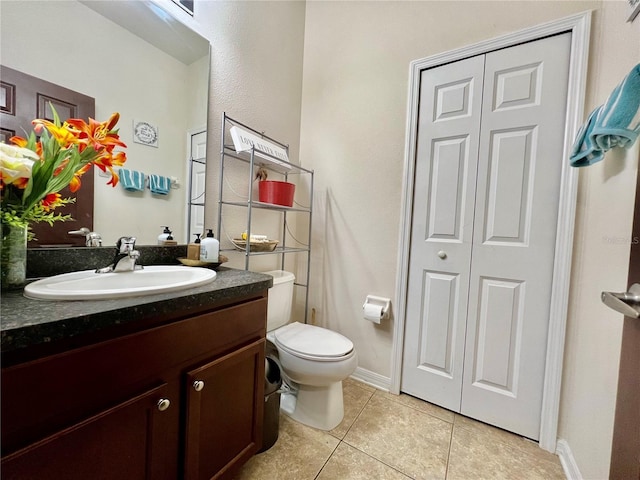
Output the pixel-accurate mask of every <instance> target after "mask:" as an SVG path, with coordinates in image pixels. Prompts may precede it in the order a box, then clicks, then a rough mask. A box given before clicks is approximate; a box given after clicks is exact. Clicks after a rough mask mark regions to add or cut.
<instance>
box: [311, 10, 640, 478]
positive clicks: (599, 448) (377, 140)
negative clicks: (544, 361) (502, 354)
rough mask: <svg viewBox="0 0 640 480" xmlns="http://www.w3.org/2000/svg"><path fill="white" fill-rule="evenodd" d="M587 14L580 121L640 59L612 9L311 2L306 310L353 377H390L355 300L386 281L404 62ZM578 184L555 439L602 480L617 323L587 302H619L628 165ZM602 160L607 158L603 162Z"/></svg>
mask: <svg viewBox="0 0 640 480" xmlns="http://www.w3.org/2000/svg"><path fill="white" fill-rule="evenodd" d="M589 9H593V10H594V11H595V12H594V23H593V30H592V40H591V49H592V51H591V54H590V65H589V77H588V96H587V101H586V109H587V113H588V111H590V109H591V108H593V107H595V106H597V105H598V104H600V103H602V102H603V101H604V99H605V98H606V95H607V94H608V93H609V92H610V91H611V89H612V88H613V87H614V86H615V84H616V83H617V82H619V81H620V80H621V79H622V77H623V75H625V74H626V73H627V72H628V71H629V70H630V68H631V67H632V66H633V65H634V64H635V63H637V62H638V61H639V60H640V55H639V48H640V20H637V21H636V22H635V23H634V24H633V25H629V24H626V23H625V20H626V5H625V2H624V1H606V2H601V1H562V2H540V1H536V2H521V1H512V2H487V1H477V2H454V1H448V2H367V1H365V2H309V3H308V4H307V14H306V25H305V51H304V78H303V97H302V123H301V141H300V148H301V154H300V156H301V158H302V159H303V165H304V166H306V167H308V168H313V169H315V171H316V189H317V190H316V191H317V197H318V202H317V204H316V207H317V208H316V213H315V217H314V220H315V221H317V222H318V224H316V225H315V226H314V238H313V242H314V255H313V258H314V263H313V266H314V268H313V269H312V277H313V278H312V283H313V284H314V285H315V286H316V287H318V290H316V291H314V296H313V302H314V303H312V305H311V306H312V307H315V308H316V309H317V311H318V313H319V317H318V319H319V322H320V323H321V324H323V325H326V326H328V327H330V328H333V329H335V330H338V331H340V332H341V333H344V334H345V335H347V336H348V337H349V338H351V339H352V340H353V341H354V343H355V345H356V349H357V350H358V353H359V365H360V367H362V368H364V369H367V370H370V371H371V372H374V373H375V374H378V375H380V376H381V377H382V378H384V377H388V376H389V375H390V356H391V346H392V340H393V339H392V332H393V322H394V321H398V319H393V320H392V321H391V322H387V323H383V324H382V325H381V326H376V325H373V324H371V323H368V322H366V321H365V320H363V319H362V314H361V305H362V302H363V300H364V298H365V296H366V294H367V293H373V294H378V295H382V296H387V297H392V298H393V296H394V293H395V288H396V282H397V280H398V278H397V275H398V272H397V268H396V261H397V250H398V233H399V229H400V224H399V222H400V205H401V198H402V191H401V190H402V169H403V161H404V139H405V134H406V131H405V123H406V115H407V108H406V106H407V105H406V103H407V87H408V74H409V69H408V66H409V62H410V61H411V60H415V59H419V58H424V57H427V56H430V55H433V54H437V53H441V52H445V51H447V50H451V49H454V48H457V47H461V46H465V45H469V44H472V43H474V42H476V41H480V40H486V39H490V38H493V37H496V36H499V35H502V34H506V33H509V32H513V31H517V30H520V29H523V28H526V27H531V26H534V25H537V24H540V23H544V22H547V21H550V20H553V19H558V18H562V17H565V16H567V15H570V14H573V13H577V12H581V11H585V10H589ZM615 155H617V154H612V155H609V158H608V159H607V162H606V163H603V164H602V165H597V166H594V167H590V168H589V169H585V170H584V171H581V173H580V183H579V201H578V207H577V208H578V220H577V223H576V232H575V234H576V243H575V254H574V268H573V273H572V278H571V284H572V290H571V298H570V303H571V306H570V313H569V318H568V336H567V346H566V368H565V372H564V388H563V400H562V408H561V412H560V416H561V419H560V436H561V437H562V438H564V439H565V440H567V442H568V443H569V445H570V447H571V448H572V450H573V453H574V455H575V457H576V460H577V463H578V465H579V467H580V470H581V472H582V474H583V475H584V477H585V478H606V476H607V474H608V473H607V472H608V464H609V454H610V441H611V427H612V421H613V410H614V406H615V384H616V378H617V362H618V360H617V358H618V355H619V341H620V321H621V318H620V316H619V315H616V314H615V313H612V312H610V311H607V309H606V308H604V307H603V306H602V305H601V304H600V301H599V293H600V291H601V290H603V289H610V290H616V289H617V290H621V291H622V290H624V289H625V287H626V285H625V282H626V275H627V262H628V253H629V245H628V243H625V242H624V241H622V242H620V243H617V244H616V243H613V244H612V243H610V242H607V241H603V239H604V238H605V237H607V238H608V237H611V238H628V237H629V232H630V227H631V212H632V207H633V191H634V185H635V169H636V165H635V160H634V159H635V158H636V157H637V150H636V151H635V153H628V154H627V156H626V158H619V157H618V158H614V156H615ZM612 158H613V160H612Z"/></svg>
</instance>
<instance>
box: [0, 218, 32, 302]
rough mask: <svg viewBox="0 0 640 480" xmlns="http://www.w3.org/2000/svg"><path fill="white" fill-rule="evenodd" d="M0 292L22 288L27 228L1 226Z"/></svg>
mask: <svg viewBox="0 0 640 480" xmlns="http://www.w3.org/2000/svg"><path fill="white" fill-rule="evenodd" d="M0 262H1V265H0V267H1V270H0V277H1V278H2V290H11V289H18V288H22V287H24V284H25V280H26V275H27V226H26V225H9V224H5V223H3V224H2V245H0Z"/></svg>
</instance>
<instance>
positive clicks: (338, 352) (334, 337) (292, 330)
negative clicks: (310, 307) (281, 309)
mask: <svg viewBox="0 0 640 480" xmlns="http://www.w3.org/2000/svg"><path fill="white" fill-rule="evenodd" d="M274 337H275V343H276V345H278V346H279V347H280V348H283V349H284V350H287V351H288V352H289V353H291V354H293V355H296V354H298V355H303V356H311V357H318V358H336V357H343V356H345V355H347V354H348V353H350V352H351V351H352V350H353V343H352V342H351V340H349V339H348V338H347V337H345V336H343V335H340V334H339V333H337V332H332V331H331V330H327V329H326V328H322V327H316V326H314V325H307V324H304V323H299V322H294V323H290V324H289V325H285V326H284V327H281V328H278V329H277V330H276V331H275V332H274Z"/></svg>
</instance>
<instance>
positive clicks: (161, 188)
mask: <svg viewBox="0 0 640 480" xmlns="http://www.w3.org/2000/svg"><path fill="white" fill-rule="evenodd" d="M170 188H171V179H170V178H169V177H163V176H162V175H155V174H153V173H152V174H151V175H149V190H151V193H154V194H156V195H168V194H169V189H170Z"/></svg>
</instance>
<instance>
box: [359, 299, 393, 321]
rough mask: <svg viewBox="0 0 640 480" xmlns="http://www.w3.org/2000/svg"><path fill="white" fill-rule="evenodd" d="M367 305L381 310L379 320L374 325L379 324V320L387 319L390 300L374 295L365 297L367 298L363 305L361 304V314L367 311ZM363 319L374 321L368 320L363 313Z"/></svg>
mask: <svg viewBox="0 0 640 480" xmlns="http://www.w3.org/2000/svg"><path fill="white" fill-rule="evenodd" d="M367 305H373V306H377V307H380V308H381V309H382V310H381V315H380V319H379V320H378V321H377V322H376V323H380V320H382V319H384V318H388V317H389V307H390V306H391V299H390V298H385V297H377V296H375V295H367V298H366V299H365V301H364V303H363V304H362V311H363V312H366V311H367V310H368V309H367ZM365 318H367V320H372V321H375V320H374V319H372V318H368V317H367V316H366V313H365Z"/></svg>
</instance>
